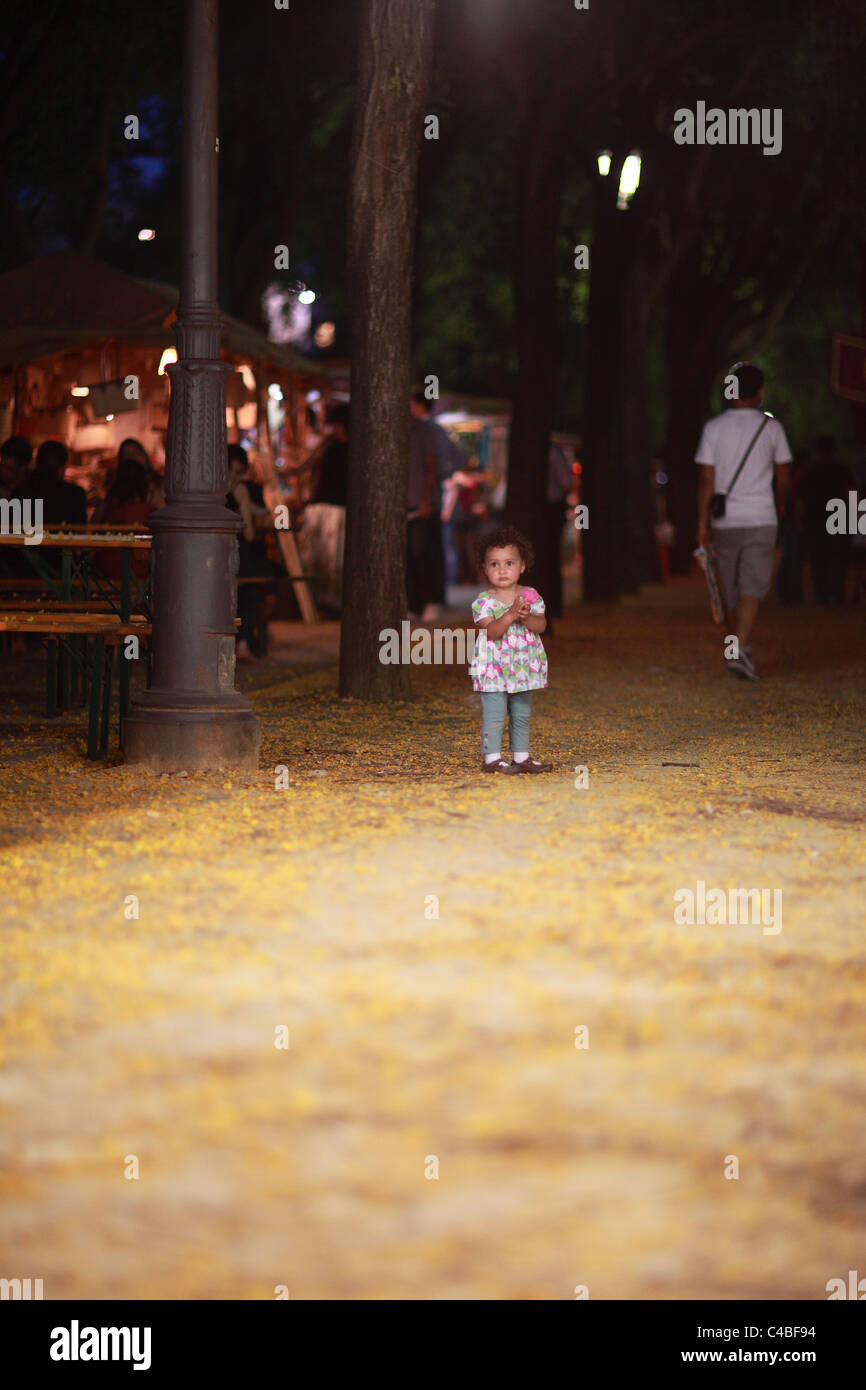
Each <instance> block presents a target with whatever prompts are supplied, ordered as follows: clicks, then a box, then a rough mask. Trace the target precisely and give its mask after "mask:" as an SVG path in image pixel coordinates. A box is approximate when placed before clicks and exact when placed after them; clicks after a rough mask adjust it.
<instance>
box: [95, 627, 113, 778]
mask: <svg viewBox="0 0 866 1390" xmlns="http://www.w3.org/2000/svg"><path fill="white" fill-rule="evenodd" d="M99 640H100V641H102V638H100V639H99ZM113 665H114V646H113V644H112V645H109V646H108V647H106V649H105V681H104V689H103V692H102V724H101V726H100V730H99V751H100V753H107V752H108V728H109V724H110V721H111V676H112V668H113Z"/></svg>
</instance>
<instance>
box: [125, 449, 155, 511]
mask: <svg viewBox="0 0 866 1390" xmlns="http://www.w3.org/2000/svg"><path fill="white" fill-rule="evenodd" d="M125 458H134V459H138V461H139V463H141V464H143V465H144V467H145V469H146V470H147V476H148V500H149V501H150V504H151V511H155V510H156V509H157V508H158V507H164V506H165V488H164V479H163V477H162V475H161V474H160V473H159V472H157V470H156V469H155V468H154V466H153V464H152V463H151V461H150V456H149V454H148V452H147V450H146V449H145V447H144V445H143V444H141V443H140V442H139V441H138V440H137V439H134V438H133V437H132V435H130V436H129V438H127V439H124V440H123V441H122V443H121V445H120V448H119V449H118V451H117V462H118V464H119V463H120V461H121V459H125Z"/></svg>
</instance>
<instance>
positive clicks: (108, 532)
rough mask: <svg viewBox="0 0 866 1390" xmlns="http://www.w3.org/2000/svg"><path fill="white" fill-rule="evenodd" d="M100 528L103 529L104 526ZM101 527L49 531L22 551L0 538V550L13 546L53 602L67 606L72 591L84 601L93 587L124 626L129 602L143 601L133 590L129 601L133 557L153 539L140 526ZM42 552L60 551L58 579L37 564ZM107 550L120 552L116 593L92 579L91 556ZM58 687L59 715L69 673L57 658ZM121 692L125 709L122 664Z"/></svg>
mask: <svg viewBox="0 0 866 1390" xmlns="http://www.w3.org/2000/svg"><path fill="white" fill-rule="evenodd" d="M105 525H106V526H108V523H105ZM102 526H103V523H91V524H89V525H84V526H82V525H78V526H75V527H74V528H72V527H65V526H51V527H49V528H47V529H46V530H45V531H44V532H43V535H42V539H41V541H40V542H39V544H38V545H25V544H24V538H23V537H22V536H20V535H0V545H11V546H17V548H18V549H19V550H23V552H24V554H25V555H26V556H27V559H28V561H29V563H30V565H31V566H32V568H33V569H34V570H35V572H36V574H37V576H38V578H39V579H40V580H42V582H43V583H44V584H46V585H47V586H48V588H49V589H50V590H51V591H52V592H53V593H54V594H55V595H56V596H57V598H59V599H61V600H69V599H72V598H73V597H75V596H74V595H73V592H72V591H73V587H74V586H77V587H78V588H80V589H81V591H82V596H83V597H84V598H89V597H90V594H91V587H92V586H93V587H95V588H96V590H97V593H96V595H95V596H96V597H99V598H104V599H107V600H108V602H109V603H111V604H112V606H113V608H114V611H115V613H116V614H117V616H118V617H119V618H120V620H121V622H129V620H130V617H131V615H132V608H133V599H135V602H136V603H137V602H138V601H139V599H140V598H141V597H142V592H141V586H139V585H136V593H135V595H134V596H133V584H132V580H133V575H132V556H133V554H134V552H135V551H137V550H150V547H151V544H152V537H151V535H150V533H149V532H147V531H143V530H142V529H141V526H138V527H122V526H110V527H109V529H105V530H103V529H102ZM46 550H59V551H60V557H59V558H60V574H59V576H58V574H57V571H56V570H55V569H53V568H52V567H51V566H50V565H46V564H45V563H44V561H43V560H42V559H41V558H40V552H42V554H44V552H45V551H46ZM106 550H119V551H120V553H121V576H120V587H119V590H118V588H117V586H116V585H115V584H114V583H113V582H112V581H111V580H110V579H108V578H107V576H105V575H99V574H94V572H93V571H92V569H91V566H90V558H91V556H92V555H94V554H98V553H99V552H100V551H106ZM81 557H83V558H81ZM58 683H59V699H58V704H59V707H60V708H61V709H65V708H66V705H67V703H68V692H69V669H68V664H67V662H66V660H65V656H64V655H63V653H62V652H61V659H60V661H59V662H58ZM120 687H121V703H122V704H123V705H124V706H125V704H126V702H127V700H128V696H129V669H128V667H127V666H126V663H124V664H123V665H122V666H121V668H120Z"/></svg>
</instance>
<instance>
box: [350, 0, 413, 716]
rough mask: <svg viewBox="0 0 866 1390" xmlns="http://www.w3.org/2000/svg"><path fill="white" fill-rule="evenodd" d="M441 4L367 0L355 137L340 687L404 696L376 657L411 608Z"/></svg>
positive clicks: (399, 672)
mask: <svg viewBox="0 0 866 1390" xmlns="http://www.w3.org/2000/svg"><path fill="white" fill-rule="evenodd" d="M434 16H435V0H363V4H362V9H361V33H360V42H359V52H358V97H357V107H356V111H355V125H354V130H353V135H352V151H351V186H350V192H349V229H348V266H349V303H350V315H351V329H350V331H351V364H352V365H351V396H352V415H351V422H350V427H349V488H348V506H347V517H346V556H345V565H344V587H343V592H344V598H343V623H342V629H341V633H340V694H341V695H348V696H353V697H355V698H357V699H363V700H378V701H391V700H402V699H406V698H407V697H408V695H409V671H408V669H407V668H406V667H405V666H402V665H396V664H394V665H391V664H388V665H385V664H383V663H382V662H381V661H380V660H379V651H380V642H379V633H380V631H381V630H382V629H383V628H387V627H391V628H396V629H397V630H399V627H400V623H401V621H402V619H403V616H404V614H405V612H406V496H407V485H408V477H407V474H408V455H409V420H410V415H409V395H410V391H411V385H412V364H411V305H412V263H413V251H414V232H415V213H416V180H417V172H418V155H419V149H420V141H421V134H422V118H423V115H424V103H425V100H426V97H427V93H428V91H429V86H430V73H431V68H432V61H433V29H434Z"/></svg>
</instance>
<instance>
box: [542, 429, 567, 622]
mask: <svg viewBox="0 0 866 1390" xmlns="http://www.w3.org/2000/svg"><path fill="white" fill-rule="evenodd" d="M573 487H574V473H573V471H572V467H571V464H570V463H569V461H568V459H567V457H566V454H565V450H564V449H563V448H562V447H561V446H560V445H559V444H554V443H553V442H551V445H550V449H549V451H548V455H547V497H546V504H545V511H544V519H545V524H544V545H545V549H546V550H547V552H548V554H549V555H550V556H551V557H552V561H553V563H552V564H551V566H550V589H549V590H548V600H547V611H548V613H549V614H550V616H551V617H553V618H561V617H562V530H563V527H564V525H565V514H566V512H567V510H568V497H569V494H570V492H571V490H572V488H573Z"/></svg>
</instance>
